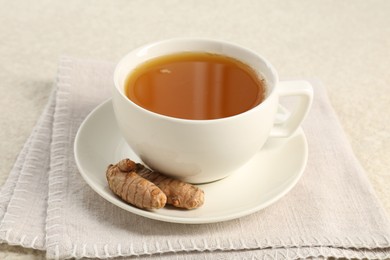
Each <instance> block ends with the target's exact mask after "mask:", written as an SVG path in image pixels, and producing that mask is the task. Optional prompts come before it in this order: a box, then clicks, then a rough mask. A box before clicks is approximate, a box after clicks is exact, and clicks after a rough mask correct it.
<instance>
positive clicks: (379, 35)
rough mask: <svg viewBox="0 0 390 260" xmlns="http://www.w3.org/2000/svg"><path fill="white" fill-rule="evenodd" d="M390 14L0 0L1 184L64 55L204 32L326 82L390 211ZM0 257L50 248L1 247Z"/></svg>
mask: <svg viewBox="0 0 390 260" xmlns="http://www.w3.org/2000/svg"><path fill="white" fill-rule="evenodd" d="M389 14H390V1H387V0H382V1H378V0H373V1H364V0H347V1H318V0H315V1H313V0H301V1H245V0H243V1H222V0H221V1H214V0H212V1H195V0H190V1H178V0H164V1H141V0H135V1H127V0H118V1H103V0H97V1H77V0H70V1H52V0H36V1H22V0H14V1H4V0H0V93H1V94H0V104H1V113H0V129H1V131H0V142H1V145H0V165H1V167H0V185H1V184H3V183H4V182H5V181H6V178H7V176H8V173H9V171H10V169H11V167H12V165H13V163H14V161H15V159H16V157H17V155H18V153H19V151H20V149H21V147H22V145H23V143H24V142H25V140H26V138H27V137H28V135H29V134H30V132H31V130H32V127H33V126H34V124H35V122H36V120H37V119H38V117H39V115H40V113H41V112H42V110H43V108H44V106H45V104H46V102H47V99H48V96H49V93H50V90H51V88H52V86H53V83H54V81H55V77H56V72H57V64H58V59H59V57H60V56H61V55H63V54H67V55H71V56H74V57H79V58H88V59H98V60H107V61H113V62H116V61H117V60H118V59H119V58H120V57H121V56H122V55H123V54H125V53H126V52H128V51H130V50H131V49H133V48H135V47H138V46H140V45H142V44H144V43H148V42H151V41H156V40H161V39H166V38H172V37H183V36H193V37H207V38H216V39H222V40H227V41H232V42H235V43H238V44H242V45H244V46H246V47H249V48H251V49H253V50H255V51H257V52H259V53H261V54H262V55H263V56H265V57H267V58H268V59H269V60H270V61H271V62H272V63H273V64H274V65H275V67H276V69H277V70H278V71H279V74H280V77H281V78H311V79H313V78H315V79H318V80H320V81H322V82H323V84H324V85H325V86H326V88H327V90H328V93H329V97H330V100H331V103H332V105H333V106H334V108H335V110H336V112H337V114H338V116H339V119H340V121H341V124H342V126H343V128H344V129H345V132H346V134H347V137H348V138H349V141H350V143H351V146H352V148H353V150H354V152H355V154H356V156H357V158H358V159H359V161H360V162H361V164H362V165H363V167H364V169H365V170H366V173H367V175H368V177H369V179H370V181H371V183H372V185H373V187H374V189H375V190H376V192H377V195H378V198H379V199H380V201H381V202H382V204H383V206H384V208H385V210H386V211H387V213H388V215H390V189H389V188H388V187H389V186H390V159H389V158H390V93H389V92H390V73H389V68H390V15H389ZM323 138H326V133H324V137H323ZM0 258H1V259H7V258H8V259H41V258H44V253H41V252H36V251H33V250H29V249H23V248H19V247H11V246H7V245H0Z"/></svg>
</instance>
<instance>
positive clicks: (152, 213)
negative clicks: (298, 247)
mask: <svg viewBox="0 0 390 260" xmlns="http://www.w3.org/2000/svg"><path fill="white" fill-rule="evenodd" d="M110 105H111V108H112V99H111V98H109V99H108V100H106V101H104V102H102V103H100V104H99V105H98V106H96V107H95V108H94V109H93V110H92V111H91V112H90V113H89V114H88V115H87V117H86V118H85V119H84V120H83V122H82V123H81V124H80V126H79V128H78V130H77V133H76V136H75V139H74V143H73V152H74V159H75V162H76V166H77V169H78V171H79V173H80V175H81V176H82V178H83V179H84V181H85V182H86V183H87V184H88V185H89V186H90V187H91V188H92V189H93V190H94V192H96V193H97V194H99V195H100V196H101V197H102V198H104V199H105V200H107V201H108V202H110V203H112V204H114V205H115V206H117V207H120V208H121V209H124V210H126V211H128V212H131V213H134V214H136V215H139V216H143V217H146V218H149V219H154V220H159V221H163V222H169V223H179V224H208V223H218V222H223V221H228V220H233V219H237V218H240V217H244V216H247V215H250V214H253V213H255V212H257V211H259V210H261V209H264V208H266V207H269V206H270V205H272V204H274V203H275V202H276V201H278V200H279V199H281V198H282V197H284V196H285V195H286V194H287V193H288V192H290V191H291V190H292V188H293V187H295V185H296V184H297V183H298V181H299V180H300V179H301V177H302V175H303V173H304V170H305V168H306V165H307V160H308V143H307V139H306V136H305V133H304V131H303V129H302V127H299V128H298V129H297V131H296V133H295V134H294V135H299V136H300V137H301V138H302V141H303V144H304V147H303V148H304V149H303V150H304V154H303V155H302V157H303V160H302V163H301V164H300V167H299V169H296V171H297V173H296V174H295V176H294V178H292V179H291V181H290V182H289V184H288V185H287V186H286V187H285V188H284V189H283V190H282V191H280V192H279V193H277V194H276V195H275V196H273V197H272V198H270V199H268V200H266V201H265V202H263V203H260V204H259V205H257V206H255V207H252V208H250V209H246V210H243V211H238V212H236V213H231V214H228V215H225V216H215V217H205V218H202V217H188V218H187V217H178V216H169V215H161V214H156V213H157V212H158V210H145V209H140V208H137V207H134V206H132V205H130V204H128V203H126V202H124V201H122V200H121V199H119V198H118V197H116V196H108V195H107V192H106V191H105V190H104V188H102V187H100V185H98V184H97V183H95V182H94V181H93V180H92V179H91V178H90V177H89V174H88V173H86V172H85V170H84V168H83V167H82V162H81V160H80V156H79V151H78V148H79V144H80V138H81V136H82V134H83V131H84V129H85V127H86V125H87V124H88V123H89V122H90V120H91V118H92V117H94V116H96V115H97V114H99V112H100V110H103V109H104V108H105V107H108V106H110ZM280 108H281V110H282V111H286V109H285V108H284V107H283V106H280ZM215 183H218V181H217V182H215Z"/></svg>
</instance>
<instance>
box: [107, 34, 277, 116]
mask: <svg viewBox="0 0 390 260" xmlns="http://www.w3.org/2000/svg"><path fill="white" fill-rule="evenodd" d="M169 42H175V43H179V42H181V43H185V42H198V43H213V44H222V45H224V46H229V47H233V48H237V49H241V50H242V51H244V52H246V53H249V54H251V55H252V56H256V57H257V58H258V59H259V60H261V61H262V62H263V63H264V64H265V65H266V67H267V69H268V70H269V72H270V74H271V75H272V77H273V80H274V83H273V86H272V87H271V86H269V84H270V83H269V82H267V90H270V91H269V93H268V94H267V96H266V97H265V99H264V100H263V101H262V102H261V103H260V104H258V105H256V106H254V107H252V108H250V109H248V110H246V111H244V112H241V113H238V114H235V115H232V116H228V117H221V118H215V119H188V118H179V117H173V116H168V115H164V114H159V113H157V112H153V111H150V110H148V109H146V108H143V107H142V106H140V105H138V104H136V103H135V102H133V101H132V100H130V99H129V98H128V97H127V96H126V94H125V93H124V90H121V87H122V86H121V84H120V82H119V73H120V72H119V69H120V68H121V67H122V66H123V64H124V63H125V61H127V60H128V59H129V57H131V56H133V55H137V54H140V52H141V54H143V52H145V51H146V50H147V49H149V48H152V47H154V46H157V45H161V44H167V43H169ZM178 52H180V51H178ZM227 56H229V55H228V54H227ZM238 59H239V58H238ZM240 61H242V62H244V63H245V61H243V60H240ZM140 64H141V63H140ZM249 66H250V65H249ZM113 80H114V88H115V91H117V92H119V94H120V96H121V98H123V99H125V100H126V102H127V103H129V104H130V105H132V106H134V107H136V108H137V109H139V110H141V111H143V112H144V113H147V114H149V115H151V116H154V117H157V118H160V119H165V120H169V121H175V122H185V123H195V124H205V123H212V122H222V121H227V120H232V119H234V118H237V117H242V116H244V115H246V114H249V113H252V112H253V111H254V110H256V109H259V108H261V107H264V106H265V105H266V104H267V103H269V102H270V101H269V100H270V97H271V96H272V95H274V93H275V92H276V90H275V88H276V85H277V84H278V82H279V76H278V73H277V71H276V69H275V68H274V66H273V65H272V64H271V63H270V62H269V61H268V60H267V59H266V58H264V57H263V56H262V55H260V54H258V53H257V52H255V51H253V50H251V49H249V48H247V47H244V46H241V45H239V44H236V43H232V42H228V41H225V40H218V39H209V38H198V37H196V38H195V37H180V38H171V39H165V40H160V41H155V42H151V43H147V44H144V45H141V46H140V47H138V48H135V49H133V50H132V51H130V52H128V53H127V54H125V55H124V56H123V57H122V58H121V59H120V60H119V62H118V63H117V65H116V66H115V69H114V74H113Z"/></svg>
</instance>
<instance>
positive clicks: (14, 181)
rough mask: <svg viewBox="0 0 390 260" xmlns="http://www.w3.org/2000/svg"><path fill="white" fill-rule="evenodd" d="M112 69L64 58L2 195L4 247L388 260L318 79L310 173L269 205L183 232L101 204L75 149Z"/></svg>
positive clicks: (60, 253) (377, 221) (376, 214)
mask: <svg viewBox="0 0 390 260" xmlns="http://www.w3.org/2000/svg"><path fill="white" fill-rule="evenodd" d="M112 71H113V64H111V63H106V62H97V61H86V60H77V59H71V58H64V59H62V60H61V62H60V65H59V74H58V81H57V84H56V88H55V91H53V95H52V96H53V97H52V98H51V99H50V101H49V104H48V106H47V107H46V109H45V111H44V113H43V115H42V116H41V120H40V121H39V123H38V124H37V126H36V127H35V128H34V131H33V133H32V135H31V137H30V139H29V141H28V142H27V144H26V145H25V148H24V149H23V150H22V152H21V154H20V156H19V158H18V160H17V162H16V164H15V167H14V169H13V170H12V172H11V173H10V177H9V179H8V181H7V182H6V184H5V185H4V186H3V187H2V189H1V195H0V198H1V200H0V219H1V222H0V239H2V241H3V242H6V243H9V244H12V245H21V246H23V247H30V248H36V249H39V250H46V251H47V252H46V255H47V257H49V258H61V259H62V258H69V257H75V258H80V257H99V258H106V257H115V256H129V255H137V256H141V257H145V258H154V257H153V255H156V256H155V257H157V258H162V259H170V258H178V259H181V258H184V257H186V258H187V259H198V258H199V257H202V258H204V259H214V258H216V257H217V258H226V259H232V258H243V257H246V258H256V259H267V258H282V259H283V258H305V257H320V256H322V257H331V256H333V257H348V258H352V257H353V258H385V257H390V224H389V220H388V219H387V218H386V216H385V214H384V211H383V209H382V207H381V205H380V204H379V202H378V200H377V198H376V197H375V195H374V192H373V190H372V188H371V186H370V184H369V182H368V180H367V177H366V175H365V173H364V171H363V170H362V168H361V166H360V164H359V162H358V161H357V160H356V158H355V156H354V155H353V153H352V150H351V148H350V146H349V144H348V142H347V140H346V138H345V136H344V133H343V131H342V129H341V127H340V125H339V122H338V120H337V118H336V116H335V113H334V111H333V109H332V107H331V106H330V104H329V101H328V98H327V95H326V91H325V88H324V87H323V86H322V85H321V84H320V83H319V82H316V81H312V82H313V85H314V86H315V89H314V93H315V100H314V103H313V108H312V111H311V112H310V115H309V117H308V118H307V120H306V121H305V123H304V132H305V134H306V137H307V140H308V143H309V159H308V165H307V168H306V170H305V173H304V176H303V177H302V179H301V180H300V181H299V182H298V184H297V186H296V187H295V188H294V189H293V190H292V191H291V192H290V193H289V194H287V195H286V196H285V197H284V198H282V199H281V200H280V201H278V202H277V203H275V204H274V205H272V206H270V207H268V208H266V209H264V210H262V211H260V212H257V213H255V214H252V215H249V216H247V217H243V218H240V219H236V220H232V221H227V222H222V223H216V224H207V225H182V224H172V223H164V222H159V221H154V220H149V219H146V218H143V217H140V216H137V215H134V214H132V213H129V212H126V211H124V210H121V209H119V208H117V207H115V206H113V205H112V204H110V203H108V202H106V201H105V200H104V199H102V198H100V197H99V196H98V195H97V194H96V193H95V192H94V191H92V190H91V189H90V188H89V187H88V185H87V184H86V183H85V182H84V181H83V179H82V178H81V177H80V175H79V173H78V171H77V169H76V166H75V163H74V159H73V145H72V144H73V141H74V135H75V133H76V131H77V129H78V126H79V125H80V123H81V122H82V121H83V120H84V118H85V116H86V115H87V114H88V113H89V112H90V111H91V110H92V109H93V108H94V107H95V106H96V105H98V104H99V103H100V102H102V101H103V100H105V99H106V98H108V97H109V96H110V87H111V86H112ZM101 174H104V173H101ZM173 253H174V254H173Z"/></svg>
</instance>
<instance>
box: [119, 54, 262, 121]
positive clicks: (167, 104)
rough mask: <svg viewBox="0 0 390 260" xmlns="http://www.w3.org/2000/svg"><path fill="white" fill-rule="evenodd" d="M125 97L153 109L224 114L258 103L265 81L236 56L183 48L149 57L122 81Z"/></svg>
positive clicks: (194, 115)
mask: <svg viewBox="0 0 390 260" xmlns="http://www.w3.org/2000/svg"><path fill="white" fill-rule="evenodd" d="M125 91H126V95H127V97H128V98H129V99H130V100H132V101H133V102H134V103H136V104H137V105H139V106H141V107H143V108H145V109H147V110H150V111H153V112H155V113H158V114H162V115H166V116H171V117H176V118H183V119H195V120H207V119H218V118H224V117H229V116H233V115H237V114H240V113H242V112H245V111H247V110H249V109H251V108H253V107H255V106H257V105H258V104H260V103H261V102H262V101H263V99H264V96H265V81H264V80H263V79H262V78H261V77H260V76H259V75H258V74H257V73H256V72H255V71H254V70H253V69H252V68H250V67H249V66H248V65H246V64H244V63H242V62H241V61H238V60H236V59H233V58H230V57H227V56H222V55H217V54H211V53H198V52H183V53H176V54H171V55H166V56H161V57H158V58H155V59H152V60H149V61H147V62H145V63H143V64H141V65H140V66H138V67H137V68H136V69H135V70H133V71H132V72H131V73H130V74H129V76H128V78H127V79H126V83H125Z"/></svg>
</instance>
